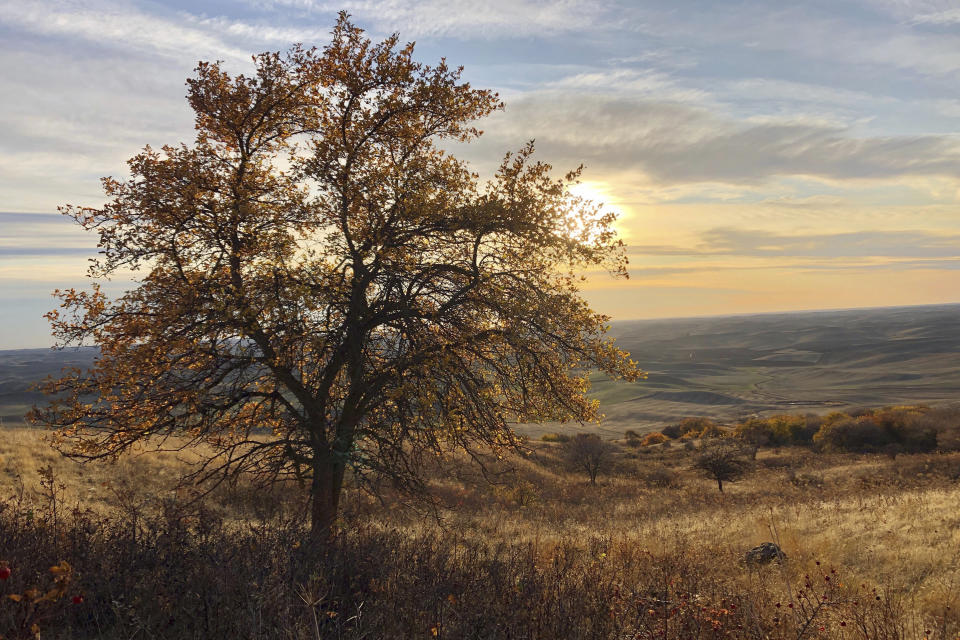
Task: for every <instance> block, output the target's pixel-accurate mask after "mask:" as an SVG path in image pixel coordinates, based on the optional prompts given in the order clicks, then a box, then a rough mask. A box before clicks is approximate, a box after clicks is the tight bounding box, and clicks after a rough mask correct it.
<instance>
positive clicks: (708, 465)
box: [693, 440, 751, 493]
mask: <svg viewBox="0 0 960 640" xmlns="http://www.w3.org/2000/svg"><path fill="white" fill-rule="evenodd" d="M745 453H746V452H745V451H744V449H743V445H741V444H739V443H736V442H731V441H729V440H710V441H707V442H706V443H704V445H703V446H702V447H701V449H700V453H699V454H698V455H697V457H696V460H695V462H694V464H693V468H694V469H698V470H699V471H701V472H702V473H703V474H704V475H706V476H707V477H708V478H711V479H713V480H716V481H717V489H719V490H720V493H723V483H724V482H733V481H734V480H739V479H740V478H742V477H743V476H744V474H746V473H747V471H749V470H750V466H751V465H750V462H749V461H748V460H746V459H745V457H744V455H745Z"/></svg>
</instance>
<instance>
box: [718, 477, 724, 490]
mask: <svg viewBox="0 0 960 640" xmlns="http://www.w3.org/2000/svg"><path fill="white" fill-rule="evenodd" d="M717 488H718V489H720V493H723V480H721V479H720V478H717Z"/></svg>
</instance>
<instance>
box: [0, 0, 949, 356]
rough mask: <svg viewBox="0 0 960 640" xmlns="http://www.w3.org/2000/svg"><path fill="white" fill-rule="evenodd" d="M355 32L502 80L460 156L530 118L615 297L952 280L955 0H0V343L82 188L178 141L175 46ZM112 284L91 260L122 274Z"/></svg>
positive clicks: (789, 295) (742, 295)
mask: <svg viewBox="0 0 960 640" xmlns="http://www.w3.org/2000/svg"><path fill="white" fill-rule="evenodd" d="M340 9H346V10H347V11H349V12H350V13H351V14H352V15H353V19H354V20H355V22H356V23H357V24H358V25H359V26H361V27H363V28H364V29H367V30H368V31H369V32H370V33H371V34H372V35H373V37H375V38H381V37H383V36H386V35H388V34H389V33H391V32H393V31H396V32H398V33H399V34H400V36H401V39H402V40H405V41H406V40H415V41H416V43H417V49H416V51H417V54H416V56H417V58H418V59H420V60H421V61H423V62H426V63H432V62H435V61H437V60H438V59H439V58H441V57H446V59H447V60H448V61H449V62H450V63H451V64H453V65H463V66H464V77H465V78H466V79H467V80H469V81H470V82H471V83H472V84H473V85H474V86H477V87H483V88H490V89H494V90H496V91H498V92H499V93H500V95H501V97H502V99H503V100H504V101H505V103H506V109H505V110H504V111H503V112H500V113H497V114H494V115H493V116H491V117H490V118H488V119H486V120H485V121H483V122H481V123H479V126H480V127H481V128H482V129H483V130H484V131H485V133H484V135H483V136H482V138H481V139H480V140H478V141H476V142H475V143H473V144H471V145H469V146H465V147H462V148H457V149H455V153H456V154H457V155H458V156H460V157H463V158H464V159H467V160H469V161H470V162H471V164H472V165H473V166H474V168H475V169H476V170H477V171H478V172H480V173H481V174H484V173H486V174H489V172H490V171H491V170H492V169H493V168H494V167H495V166H496V164H497V163H498V161H499V159H500V158H501V157H502V154H503V153H504V152H505V151H507V150H511V149H512V150H516V149H518V148H520V147H521V146H522V145H523V144H524V143H525V142H526V141H527V140H530V139H535V140H536V147H537V157H538V158H540V159H542V160H544V161H546V162H549V163H551V164H553V165H554V167H555V168H556V169H557V172H558V175H560V174H562V173H564V172H566V171H568V170H570V169H574V168H576V167H577V166H578V165H580V164H581V163H582V164H583V165H585V169H584V174H583V184H582V185H581V186H580V187H578V194H579V195H582V196H584V197H588V198H594V199H596V200H599V201H603V202H605V203H606V206H607V207H610V208H613V209H615V210H616V211H618V212H619V213H620V219H619V220H618V223H617V228H618V230H619V232H620V234H621V237H622V238H623V239H624V241H625V242H626V243H627V251H628V253H629V258H630V279H629V280H614V279H612V278H610V277H609V276H608V275H606V274H605V273H597V274H591V275H590V278H589V280H588V282H587V284H586V287H585V293H586V297H587V299H588V300H589V301H590V302H592V303H593V305H594V306H595V308H596V309H597V310H599V311H602V312H604V313H606V314H609V315H610V316H612V317H613V318H614V319H615V320H627V319H633V318H654V317H677V316H692V315H714V314H735V313H754V312H768V311H780V310H795V309H820V308H849V307H877V306H894V305H915V304H933V303H944V302H957V301H960V294H958V291H960V202H958V200H960V177H958V167H960V137H958V135H957V131H958V124H960V99H958V95H957V87H958V86H960V83H958V80H960V12H958V10H957V9H956V8H955V5H954V4H953V3H952V2H948V1H946V0H834V1H831V2H821V1H819V0H800V1H798V2H791V3H779V2H773V3H772V2H766V1H761V0H755V1H753V2H750V1H748V2H738V3H729V2H720V1H714V2H690V1H686V0H669V1H658V2H629V1H623V2H619V3H618V2H607V1H600V0H598V1H589V2H575V1H568V2H556V3H545V2H538V1H534V0H509V1H501V0H495V1H493V2H488V3H476V2H466V1H461V0H386V1H383V2H372V1H367V0H359V1H358V0H349V1H344V2H341V3H336V4H331V3H326V2H322V1H319V0H317V1H313V0H242V1H237V2H228V1H211V2H203V1H201V2H193V1H191V2H185V1H182V0H181V1H177V2H164V3H157V2H140V1H135V2H110V1H105V0H87V1H83V0H81V1H76V0H70V1H67V0H65V1H62V2H61V1H56V0H52V1H41V2H22V1H9V0H0V56H2V65H3V73H0V94H2V95H3V96H4V97H3V100H0V131H2V132H3V134H2V135H0V327H2V329H0V349H12V348H22V347H41V346H47V345H49V344H51V339H50V338H49V328H48V326H47V324H46V322H45V320H43V318H42V314H43V313H44V312H46V311H48V310H50V309H51V308H52V307H53V306H54V304H55V302H54V300H53V298H51V296H50V292H51V291H52V290H53V289H55V288H65V287H81V286H84V285H85V282H84V273H85V271H86V266H87V259H88V258H89V257H90V256H92V255H94V254H95V251H96V249H95V245H96V238H95V236H94V235H92V234H87V233H85V232H83V231H82V230H81V229H80V228H79V227H77V226H76V225H74V224H73V223H72V222H70V221H68V220H67V219H65V218H63V217H62V216H60V215H59V214H57V213H56V209H57V206H58V205H63V204H67V203H69V204H76V205H87V206H98V205H100V204H102V203H103V201H104V198H103V195H102V193H101V191H100V186H99V178H100V177H101V176H108V175H112V176H118V177H119V176H123V175H125V171H126V165H125V161H126V159H127V158H129V157H131V156H133V155H134V154H136V153H137V152H138V150H139V149H141V148H142V147H143V146H144V145H146V144H150V145H152V146H154V147H157V146H160V145H163V144H174V143H178V142H181V141H182V142H189V141H191V139H192V137H193V126H192V119H191V113H190V110H189V107H188V105H187V103H186V101H185V99H184V94H185V86H184V80H185V79H186V78H187V77H188V76H190V75H191V73H192V69H193V68H194V66H195V65H196V63H197V61H198V60H216V59H220V60H224V61H225V63H226V65H227V67H228V68H229V69H231V70H232V71H235V72H244V71H249V69H250V54H252V53H256V52H262V51H267V50H283V49H286V48H287V47H288V46H289V45H290V44H292V43H294V42H303V43H305V44H307V45H317V46H323V45H324V44H325V43H326V42H327V39H328V37H329V36H328V34H329V31H330V28H331V27H332V25H333V23H334V20H335V17H336V12H337V11H338V10H340ZM126 286H128V283H126V282H122V281H118V282H114V283H110V284H109V286H108V291H113V292H119V291H122V290H123V289H124V288H125V287H126Z"/></svg>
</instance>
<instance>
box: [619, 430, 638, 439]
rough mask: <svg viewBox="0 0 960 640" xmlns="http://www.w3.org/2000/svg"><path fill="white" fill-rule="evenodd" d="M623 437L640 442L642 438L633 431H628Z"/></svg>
mask: <svg viewBox="0 0 960 640" xmlns="http://www.w3.org/2000/svg"><path fill="white" fill-rule="evenodd" d="M623 437H624V438H626V439H627V440H640V438H641V437H642V436H641V435H640V434H639V433H637V432H636V431H634V430H633V429H627V430H626V431H624V432H623Z"/></svg>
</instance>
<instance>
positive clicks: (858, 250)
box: [628, 228, 960, 265]
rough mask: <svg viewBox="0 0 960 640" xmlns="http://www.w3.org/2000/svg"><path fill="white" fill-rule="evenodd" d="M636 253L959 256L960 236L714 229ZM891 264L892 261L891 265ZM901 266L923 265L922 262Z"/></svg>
mask: <svg viewBox="0 0 960 640" xmlns="http://www.w3.org/2000/svg"><path fill="white" fill-rule="evenodd" d="M628 251H629V253H630V254H632V255H647V256H655V255H661V256H724V255H726V256H742V257H810V258H826V259H831V258H864V257H881V258H921V259H946V258H949V259H951V260H960V234H949V233H948V234H938V233H933V232H929V231H855V232H847V233H807V234H784V233H774V232H770V231H755V230H748V229H736V228H716V229H710V230H708V231H705V232H704V233H702V234H701V235H700V240H699V242H698V243H697V244H696V245H695V246H693V247H680V246H669V245H645V246H642V245H635V246H631V247H629V249H628ZM891 264H892V263H891ZM898 264H914V265H919V264H923V263H922V262H917V261H914V262H910V263H898Z"/></svg>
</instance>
